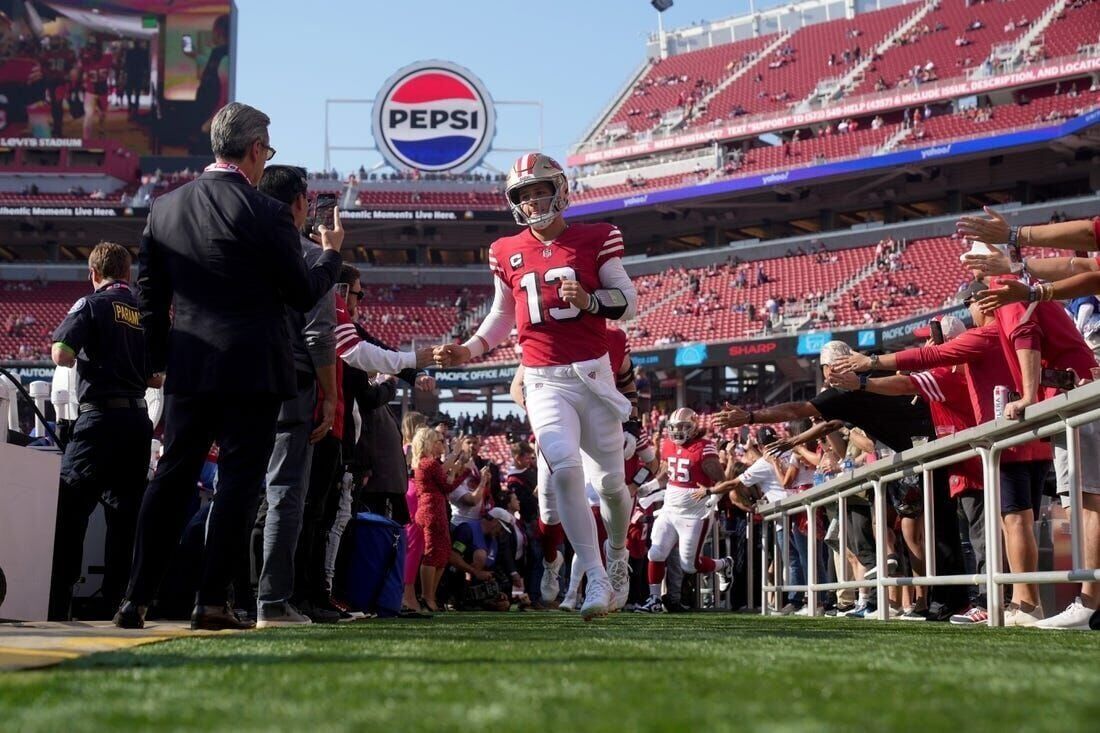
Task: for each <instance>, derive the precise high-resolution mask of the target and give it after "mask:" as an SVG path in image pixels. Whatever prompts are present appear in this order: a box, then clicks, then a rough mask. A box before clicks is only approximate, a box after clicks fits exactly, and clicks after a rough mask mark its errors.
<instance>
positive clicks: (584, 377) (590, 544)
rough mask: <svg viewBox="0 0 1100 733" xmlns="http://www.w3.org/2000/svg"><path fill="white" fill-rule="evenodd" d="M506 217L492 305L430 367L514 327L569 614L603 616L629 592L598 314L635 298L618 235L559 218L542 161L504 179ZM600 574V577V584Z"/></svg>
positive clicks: (617, 407)
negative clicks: (569, 581) (604, 516)
mask: <svg viewBox="0 0 1100 733" xmlns="http://www.w3.org/2000/svg"><path fill="white" fill-rule="evenodd" d="M505 195H506V196H507V198H508V205H509V206H510V207H511V209H512V214H513V216H515V219H516V222H517V223H518V224H521V225H523V226H524V227H525V228H524V229H523V231H521V232H520V233H519V234H516V235H513V236H510V237H502V238H500V239H498V240H497V241H495V242H493V244H492V245H491V246H490V248H489V269H490V270H491V271H492V273H493V275H494V276H495V277H494V285H495V292H494V297H493V305H492V307H491V309H490V311H489V314H488V316H486V318H485V320H484V322H482V324H481V326H480V327H479V328H478V330H477V333H476V334H475V335H474V336H473V338H471V339H469V340H468V341H467V342H466V343H464V344H448V345H445V346H440V347H437V349H436V361H437V363H438V364H439V365H440V366H443V367H450V366H456V365H459V364H465V363H466V362H468V361H469V360H470V359H473V358H476V357H478V356H481V355H482V354H484V353H486V352H488V351H490V350H492V349H493V348H494V347H496V346H497V345H498V344H500V343H501V342H502V341H504V340H505V339H506V338H507V337H508V335H509V334H510V333H511V331H512V327H513V326H515V327H516V328H517V329H518V331H519V343H520V346H521V348H522V362H523V366H524V368H525V371H526V375H525V384H526V404H527V414H528V417H529V419H530V421H531V427H532V429H533V430H534V433H535V439H536V441H537V443H538V447H539V453H540V455H541V456H542V460H543V461H545V462H546V466H547V471H548V473H549V476H548V480H547V483H546V485H545V486H540V489H543V490H540V492H539V495H540V502H539V504H540V510H542V511H543V512H545V508H544V501H543V499H545V497H546V496H547V495H548V494H552V495H553V496H554V497H555V499H556V501H557V507H558V510H559V513H560V515H561V523H562V526H563V527H564V529H565V534H566V536H567V537H568V538H569V541H570V543H571V544H572V545H573V549H574V551H575V552H577V553H578V554H579V555H580V557H581V561H582V563H583V566H584V570H585V573H586V575H587V576H588V595H587V598H586V600H585V603H584V606H582V607H581V615H582V617H584V619H585V620H586V621H588V620H591V619H593V618H596V617H597V616H603V615H606V614H607V612H608V611H609V610H611V608H612V597H611V596H612V589H613V586H614V590H615V591H616V596H618V595H619V594H620V593H623V592H625V591H626V590H628V588H629V583H630V575H629V568H628V555H627V550H626V531H627V526H628V523H629V521H630V494H629V492H628V491H627V489H626V478H625V476H624V473H623V430H622V423H623V421H625V420H626V419H627V418H628V417H630V411H631V406H630V402H629V401H628V400H627V399H626V398H625V397H623V396H622V394H620V393H619V392H618V390H616V389H615V377H614V374H613V373H612V371H611V362H610V359H609V358H608V344H607V323H606V321H607V319H612V320H619V319H629V318H632V317H633V315H634V312H635V310H636V308H637V294H636V293H635V290H634V286H633V285H632V284H631V282H630V278H629V277H628V276H627V274H626V271H625V270H624V269H623V265H622V259H621V258H622V254H623V251H624V246H623V238H622V234H620V233H619V230H618V229H616V228H615V227H614V226H612V225H610V224H571V225H570V224H566V222H565V219H564V218H563V217H562V212H563V211H564V210H565V208H566V207H567V206H568V205H569V183H568V180H567V179H566V177H565V172H564V171H563V170H562V168H561V166H560V165H558V164H557V163H556V162H555V161H554V160H553V159H552V158H549V157H548V156H545V155H542V154H540V153H529V154H527V155H524V156H522V157H521V158H520V159H519V160H517V161H516V162H515V164H514V165H513V166H512V168H511V170H510V171H509V172H508V181H507V184H506V186H505ZM582 452H583V453H584V454H585V455H586V456H587V457H588V458H589V459H591V461H592V465H593V466H594V470H595V475H594V476H593V477H592V478H593V485H594V486H595V487H596V490H597V492H599V494H600V498H601V502H602V503H605V505H606V506H607V508H608V512H609V520H610V521H609V522H608V528H607V529H608V553H607V556H608V557H607V563H608V569H607V570H605V569H604V567H603V563H602V562H601V561H600V552H599V548H598V547H597V546H596V543H597V540H596V524H595V521H594V520H593V518H592V513H591V512H590V511H589V509H588V502H587V501H586V500H585V497H584V483H585V481H584V469H583V468H582V464H581V453H582ZM609 576H610V579H609Z"/></svg>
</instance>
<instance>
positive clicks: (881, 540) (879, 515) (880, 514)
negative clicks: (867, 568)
mask: <svg viewBox="0 0 1100 733" xmlns="http://www.w3.org/2000/svg"><path fill="white" fill-rule="evenodd" d="M871 485H872V486H873V487H874V489H875V566H876V568H877V572H876V573H875V589H876V597H877V599H878V600H877V603H878V610H879V613H880V614H882V619H883V620H885V619H888V618H890V599H889V596H888V595H887V588H886V582H885V581H886V575H887V573H886V531H887V526H886V502H887V501H888V500H887V498H886V489H885V487H884V486H883V482H882V481H880V480H879V479H875V480H874V481H872V482H871Z"/></svg>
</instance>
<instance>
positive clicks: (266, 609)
mask: <svg viewBox="0 0 1100 733" xmlns="http://www.w3.org/2000/svg"><path fill="white" fill-rule="evenodd" d="M312 623H313V621H311V620H310V618H309V616H306V615H305V614H302V613H299V612H298V609H297V608H295V607H294V606H292V605H290V603H288V602H286V601H283V602H282V603H261V604H259V606H258V607H257V609H256V628H257V629H276V628H281V627H283V626H308V625H310V624H312ZM1085 625H1086V626H1085V628H1088V619H1085Z"/></svg>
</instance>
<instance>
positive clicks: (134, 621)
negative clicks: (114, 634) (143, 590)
mask: <svg viewBox="0 0 1100 733" xmlns="http://www.w3.org/2000/svg"><path fill="white" fill-rule="evenodd" d="M145 611H146V607H145V606H139V605H137V604H136V603H133V602H131V601H123V602H122V605H121V606H119V608H118V613H116V614H115V617H114V619H112V620H113V621H114V624H115V626H117V627H119V628H120V629H144V628H145Z"/></svg>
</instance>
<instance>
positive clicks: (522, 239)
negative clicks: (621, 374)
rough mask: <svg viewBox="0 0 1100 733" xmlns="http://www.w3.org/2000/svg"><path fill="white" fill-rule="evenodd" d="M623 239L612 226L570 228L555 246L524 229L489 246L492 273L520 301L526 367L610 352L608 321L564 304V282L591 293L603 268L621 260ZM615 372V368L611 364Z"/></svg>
mask: <svg viewBox="0 0 1100 733" xmlns="http://www.w3.org/2000/svg"><path fill="white" fill-rule="evenodd" d="M623 251H624V247H623V237H622V234H620V233H619V230H618V229H617V228H616V227H614V226H612V225H611V224H571V225H569V227H567V228H566V230H565V231H564V232H562V233H561V236H559V237H558V238H557V239H555V240H554V241H553V242H547V243H543V242H540V241H539V240H538V239H536V238H535V236H534V235H533V234H532V233H531V230H530V229H524V230H523V231H522V232H520V233H519V234H516V235H514V236H511V237H502V238H500V239H498V240H497V241H495V242H493V244H492V245H491V246H490V247H489V269H490V270H491V271H492V272H493V274H494V275H496V276H497V277H499V278H500V280H501V282H502V283H503V284H504V286H505V287H507V288H508V289H509V290H511V292H512V295H513V297H515V300H516V329H517V331H518V332H519V343H520V347H521V348H522V351H523V355H522V361H523V364H524V365H525V366H560V365H563V364H573V363H575V362H578V361H587V360H588V359H596V358H598V357H600V356H603V355H604V354H606V353H607V352H608V343H607V330H608V329H607V322H606V320H605V319H603V318H600V317H598V316H593V315H591V314H589V313H584V312H582V311H581V310H580V309H579V308H577V307H575V306H571V305H569V304H568V303H566V302H565V301H563V300H562V299H561V297H560V296H559V294H558V289H559V287H560V286H561V281H562V280H576V281H578V282H579V283H580V284H581V285H582V286H583V287H584V289H585V290H586V291H588V292H589V293H591V292H592V291H594V290H597V289H598V288H600V287H601V285H600V267H601V266H603V264H604V263H605V262H607V261H608V260H610V259H612V258H614V257H622V255H623ZM612 369H614V364H612Z"/></svg>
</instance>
